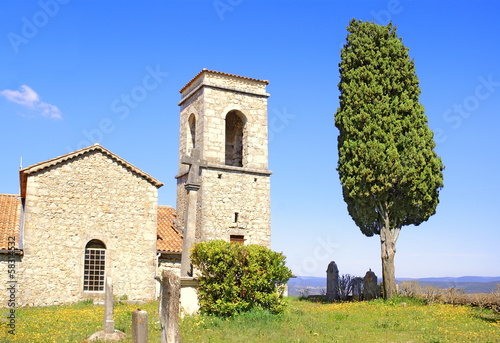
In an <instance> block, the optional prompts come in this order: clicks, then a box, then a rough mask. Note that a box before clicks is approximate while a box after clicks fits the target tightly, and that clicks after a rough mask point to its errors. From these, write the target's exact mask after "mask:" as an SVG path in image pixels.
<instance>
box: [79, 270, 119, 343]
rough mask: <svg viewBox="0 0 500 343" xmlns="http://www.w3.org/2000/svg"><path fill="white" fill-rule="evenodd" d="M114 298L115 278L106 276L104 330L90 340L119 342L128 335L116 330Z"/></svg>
mask: <svg viewBox="0 0 500 343" xmlns="http://www.w3.org/2000/svg"><path fill="white" fill-rule="evenodd" d="M113 310H114V300H113V279H112V278H111V277H109V276H108V277H106V284H105V286H104V330H101V331H98V332H96V333H94V334H93V335H92V336H90V337H89V339H88V341H89V342H92V341H110V342H118V341H121V340H122V339H124V338H125V337H126V335H125V334H124V333H123V332H121V331H119V330H115V321H114V320H113Z"/></svg>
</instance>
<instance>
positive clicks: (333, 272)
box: [326, 261, 340, 301]
mask: <svg viewBox="0 0 500 343" xmlns="http://www.w3.org/2000/svg"><path fill="white" fill-rule="evenodd" d="M339 299H340V297H339V269H338V268H337V264H335V262H334V261H331V262H330V264H328V269H327V270H326V301H334V300H339Z"/></svg>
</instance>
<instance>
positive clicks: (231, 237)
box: [229, 235, 245, 244]
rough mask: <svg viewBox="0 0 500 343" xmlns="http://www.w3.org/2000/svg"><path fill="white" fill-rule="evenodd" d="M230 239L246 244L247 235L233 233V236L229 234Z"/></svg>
mask: <svg viewBox="0 0 500 343" xmlns="http://www.w3.org/2000/svg"><path fill="white" fill-rule="evenodd" d="M229 241H230V242H231V243H235V244H244V243H245V236H243V235H231V236H229Z"/></svg>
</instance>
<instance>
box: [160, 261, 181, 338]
mask: <svg viewBox="0 0 500 343" xmlns="http://www.w3.org/2000/svg"><path fill="white" fill-rule="evenodd" d="M180 288H181V283H180V279H179V277H178V276H177V275H175V274H174V273H173V272H171V271H169V270H164V271H163V273H162V275H161V279H160V301H159V312H160V325H161V333H160V335H161V336H160V342H161V343H179V342H180V336H179V303H180V295H181V293H180Z"/></svg>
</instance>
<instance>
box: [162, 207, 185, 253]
mask: <svg viewBox="0 0 500 343" xmlns="http://www.w3.org/2000/svg"><path fill="white" fill-rule="evenodd" d="M156 250H158V251H162V252H175V253H180V252H181V251H182V234H181V233H180V232H179V230H177V227H176V213H175V209H173V208H172V207H170V206H158V239H157V240H156Z"/></svg>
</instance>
